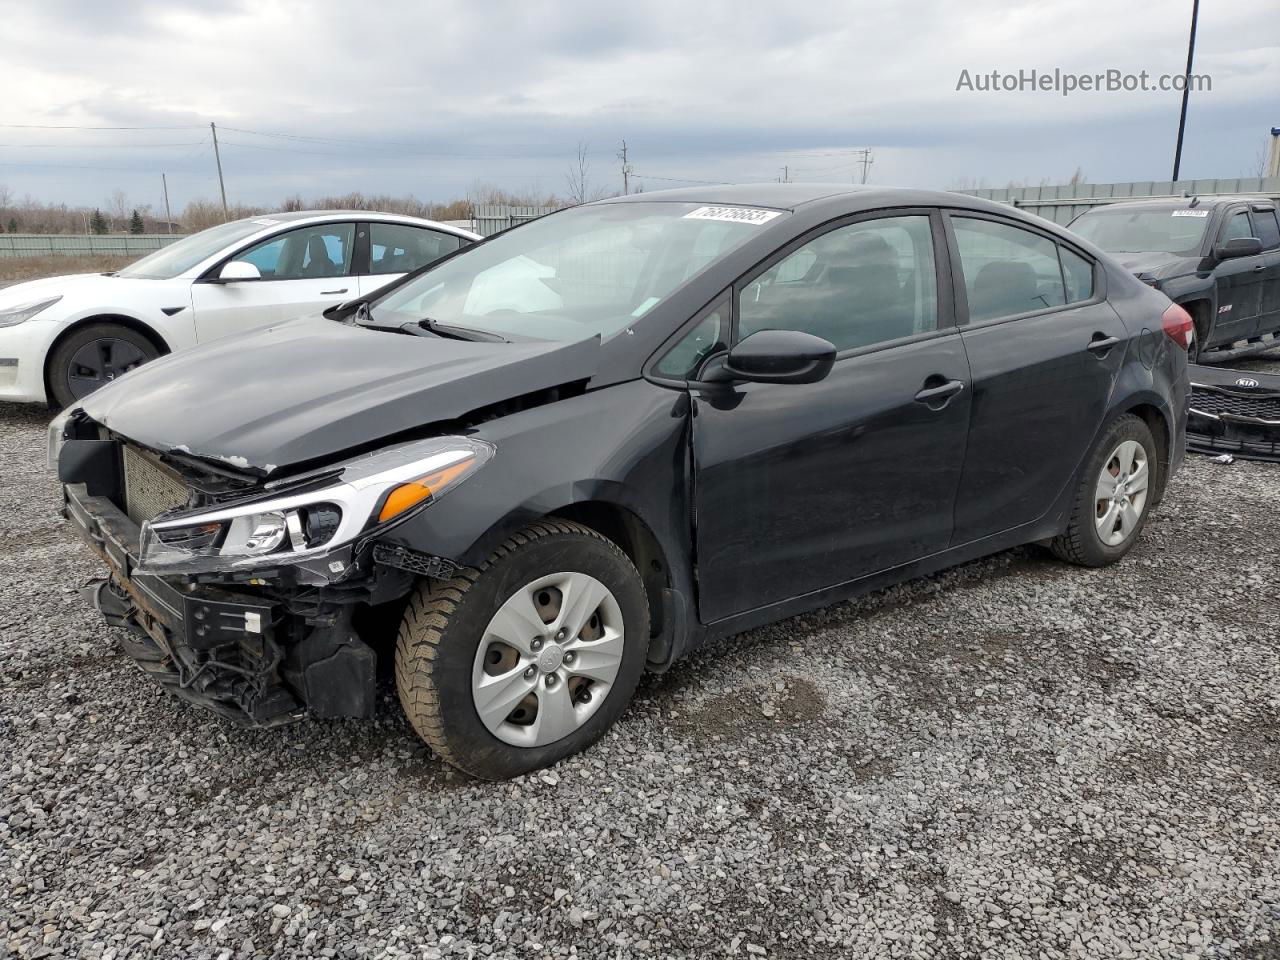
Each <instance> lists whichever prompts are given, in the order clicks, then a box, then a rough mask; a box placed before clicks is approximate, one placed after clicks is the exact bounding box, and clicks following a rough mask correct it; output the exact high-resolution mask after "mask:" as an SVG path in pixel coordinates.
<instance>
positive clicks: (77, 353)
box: [48, 323, 160, 407]
mask: <svg viewBox="0 0 1280 960" xmlns="http://www.w3.org/2000/svg"><path fill="white" fill-rule="evenodd" d="M159 354H160V351H158V350H157V349H156V346H155V344H154V343H152V342H151V341H150V340H148V339H147V338H146V337H144V336H143V335H142V334H140V333H138V332H137V331H136V330H133V329H130V328H129V327H126V326H123V325H122V324H119V323H87V324H85V325H84V326H82V327H79V328H77V329H76V330H74V331H72V333H71V335H70V336H68V337H67V338H66V339H65V340H63V341H62V342H61V343H59V344H58V346H57V347H56V348H55V349H54V351H53V353H52V354H51V355H50V357H49V367H48V373H49V392H50V394H51V395H52V399H53V402H54V403H55V404H57V405H58V406H59V407H68V406H70V405H71V404H73V403H75V402H76V401H77V400H82V399H84V398H85V397H87V396H88V395H89V394H91V393H93V391H95V390H97V389H98V388H99V387H103V386H106V385H107V384H108V383H110V382H111V381H112V380H114V379H116V377H119V376H121V375H122V374H125V373H128V372H129V371H130V370H132V369H133V368H134V367H140V366H142V364H144V363H146V362H147V361H148V360H154V359H155V358H156V357H157V356H159Z"/></svg>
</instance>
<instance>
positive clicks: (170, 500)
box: [122, 444, 189, 526]
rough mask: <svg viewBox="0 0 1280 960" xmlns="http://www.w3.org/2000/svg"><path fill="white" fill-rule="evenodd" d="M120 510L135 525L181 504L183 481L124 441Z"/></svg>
mask: <svg viewBox="0 0 1280 960" xmlns="http://www.w3.org/2000/svg"><path fill="white" fill-rule="evenodd" d="M122 462H123V465H124V501H125V502H124V511H125V513H126V514H128V515H129V519H130V520H132V521H133V522H134V523H136V524H138V526H142V524H144V523H146V522H147V521H148V520H150V519H151V518H153V517H155V516H156V515H157V514H160V513H163V512H164V511H165V510H171V509H173V508H174V507H180V506H184V505H185V504H186V503H187V500H188V497H189V491H188V489H187V485H186V483H184V482H183V480H182V478H181V477H179V476H178V475H177V474H176V473H173V472H171V471H169V470H167V469H165V468H164V467H162V466H161V465H160V464H158V463H156V462H155V461H153V460H152V459H151V458H150V457H148V456H146V455H145V454H143V453H140V452H139V451H138V450H136V449H134V448H133V447H131V446H129V445H128V444H125V446H124V451H123V456H122Z"/></svg>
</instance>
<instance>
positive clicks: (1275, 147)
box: [1267, 127, 1280, 177]
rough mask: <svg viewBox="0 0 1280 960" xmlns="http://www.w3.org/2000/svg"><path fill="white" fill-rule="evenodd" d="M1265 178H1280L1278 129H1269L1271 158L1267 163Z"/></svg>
mask: <svg viewBox="0 0 1280 960" xmlns="http://www.w3.org/2000/svg"><path fill="white" fill-rule="evenodd" d="M1267 176H1268V177H1280V127H1272V128H1271V157H1270V159H1269V160H1268V161H1267Z"/></svg>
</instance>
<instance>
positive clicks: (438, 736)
mask: <svg viewBox="0 0 1280 960" xmlns="http://www.w3.org/2000/svg"><path fill="white" fill-rule="evenodd" d="M648 637H649V610H648V604H647V601H646V599H645V593H644V587H643V585H642V584H641V581H640V575H639V574H638V573H637V572H636V569H635V567H634V566H633V565H632V563H631V561H630V560H629V559H628V558H627V556H626V554H624V553H623V552H622V551H621V550H620V549H619V548H618V547H617V546H616V545H615V544H614V543H612V542H611V541H609V540H607V539H605V538H604V537H602V536H601V535H600V534H598V533H596V532H595V531H593V530H590V529H588V528H586V527H582V526H579V525H578V524H574V523H567V522H564V521H555V520H547V521H543V522H540V523H537V524H534V525H533V526H530V527H528V528H526V529H525V530H523V531H521V532H520V533H518V534H516V535H515V536H513V537H512V538H511V539H510V540H508V541H507V542H506V543H504V544H503V545H502V546H501V547H499V548H498V550H497V551H495V553H494V554H493V556H492V557H490V558H489V560H488V561H487V562H486V563H485V564H484V565H483V566H482V567H481V568H480V569H479V570H464V571H462V572H461V573H460V574H459V575H458V576H457V577H455V578H454V579H453V580H450V581H447V582H445V581H437V580H427V579H424V580H422V581H421V583H420V584H419V586H418V589H417V590H416V591H415V593H414V594H413V597H412V598H411V600H410V602H409V606H408V608H407V610H406V611H405V616H404V620H403V621H402V623H401V625H400V634H399V638H398V641H397V644H396V688H397V690H398V691H399V694H400V703H401V704H402V706H403V707H404V710H405V713H406V714H407V715H408V717H409V722H410V723H411V724H413V727H414V729H415V730H416V731H417V733H418V735H419V736H421V737H422V739H423V740H425V741H426V742H427V744H428V745H429V746H430V747H431V749H432V750H433V751H434V752H435V753H436V754H437V755H439V756H440V757H441V758H443V759H444V760H445V761H447V762H448V763H450V764H452V765H453V766H455V767H458V768H459V769H460V770H463V771H465V772H466V773H469V774H471V775H472V776H476V777H481V778H484V779H488V780H500V779H505V778H508V777H514V776H518V775H520V774H522V773H527V772H529V771H530V770H536V769H538V768H540V767H545V766H548V765H550V764H552V763H555V762H556V761H557V760H560V759H562V758H564V757H566V756H568V755H570V754H572V753H577V752H578V751H579V750H582V749H584V748H585V747H587V746H588V745H590V744H591V743H592V742H594V741H595V740H596V739H597V738H598V737H599V736H600V735H601V734H602V733H604V731H605V730H607V729H608V728H609V727H610V726H611V725H612V724H613V722H614V721H615V720H616V719H617V718H618V717H619V716H620V715H621V714H622V712H623V710H625V709H626V706H627V703H628V702H629V701H630V699H631V695H632V694H633V693H634V692H635V688H636V684H637V683H638V682H639V680H640V675H641V673H642V672H643V670H644V663H645V656H646V653H647V648H648Z"/></svg>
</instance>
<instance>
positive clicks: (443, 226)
mask: <svg viewBox="0 0 1280 960" xmlns="http://www.w3.org/2000/svg"><path fill="white" fill-rule="evenodd" d="M351 217H357V218H359V219H361V220H381V221H384V222H387V223H411V224H414V225H415V226H420V227H430V228H431V229H433V230H441V231H444V232H445V233H453V234H457V235H458V236H464V237H470V238H473V239H475V238H478V237H479V236H480V235H479V234H477V233H473V232H472V231H470V230H464V229H463V228H461V227H453V226H450V225H449V224H447V223H440V222H439V221H438V220H427V219H425V218H424V217H411V216H409V215H407V214H403V213H383V212H381V211H379V210H286V211H281V212H280V213H260V214H257V215H255V216H252V217H241V218H240V219H241V220H245V221H248V222H250V223H253V222H257V221H263V220H270V221H273V222H272V223H270V224H263V226H276V225H278V224H281V223H301V222H304V221H316V222H320V223H323V222H324V221H326V220H335V219H342V220H346V219H349V218H351Z"/></svg>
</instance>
